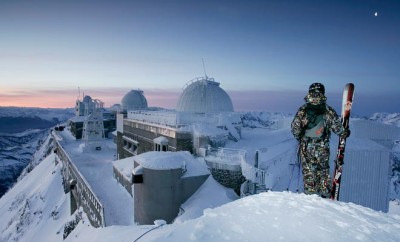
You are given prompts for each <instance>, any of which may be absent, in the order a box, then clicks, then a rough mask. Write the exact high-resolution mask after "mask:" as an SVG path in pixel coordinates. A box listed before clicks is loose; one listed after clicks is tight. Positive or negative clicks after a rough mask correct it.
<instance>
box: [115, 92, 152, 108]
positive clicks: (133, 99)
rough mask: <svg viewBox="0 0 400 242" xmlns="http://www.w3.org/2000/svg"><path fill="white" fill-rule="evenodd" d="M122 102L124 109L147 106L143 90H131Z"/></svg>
mask: <svg viewBox="0 0 400 242" xmlns="http://www.w3.org/2000/svg"><path fill="white" fill-rule="evenodd" d="M121 104H122V108H123V109H124V110H132V109H146V108H147V100H146V98H145V97H144V95H143V91H142V90H131V91H130V92H128V93H127V94H125V96H124V97H123V98H122V100H121Z"/></svg>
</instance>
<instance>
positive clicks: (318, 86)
mask: <svg viewBox="0 0 400 242" xmlns="http://www.w3.org/2000/svg"><path fill="white" fill-rule="evenodd" d="M314 92H319V93H322V94H324V95H325V87H324V85H322V83H319V82H315V83H313V84H311V85H310V87H309V88H308V93H314Z"/></svg>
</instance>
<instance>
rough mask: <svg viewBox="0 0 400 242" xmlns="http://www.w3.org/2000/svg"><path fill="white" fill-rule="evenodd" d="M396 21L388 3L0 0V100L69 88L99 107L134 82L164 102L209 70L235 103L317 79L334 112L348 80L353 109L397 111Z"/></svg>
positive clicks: (249, 104)
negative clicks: (351, 86) (352, 90)
mask: <svg viewBox="0 0 400 242" xmlns="http://www.w3.org/2000/svg"><path fill="white" fill-rule="evenodd" d="M375 13H378V14H375ZM398 26H400V2H398V1H391V0H388V1H373V0H365V1H363V2H362V3H361V4H360V2H359V1H355V0H349V1H339V2H338V1H334V2H327V1H324V2H315V1H311V0H303V1H251V2H244V1H226V0H220V1H208V0H206V1H202V2H195V1H174V0H173V1H168V2H165V1H161V0H154V1H151V2H146V1H145V2H142V1H124V0H120V1H114V2H112V3H110V2H108V1H105V0H97V1H91V0H89V1H85V2H78V1H57V2H52V1H46V0H42V1H35V3H33V2H31V1H28V0H16V1H6V2H4V1H3V2H1V3H0V37H1V39H2V45H1V46H0V106H30V107H32V106H37V107H44V108H52V107H53V108H66V107H73V106H74V103H75V101H76V99H77V97H78V95H79V94H78V88H80V89H81V90H84V91H85V92H86V93H87V94H88V95H90V96H92V97H94V98H97V99H100V100H102V101H103V102H105V103H106V106H111V105H113V104H116V103H120V101H121V99H122V97H123V96H124V95H125V94H126V93H127V92H128V91H129V90H131V89H138V88H139V89H141V90H144V94H145V96H146V98H147V100H148V103H149V106H159V107H162V108H169V109H171V108H175V105H176V101H177V99H178V97H179V95H180V93H181V91H182V87H184V85H185V84H186V83H187V82H189V81H190V80H192V79H193V78H196V77H197V76H210V77H213V78H215V80H216V81H218V82H220V84H221V88H222V89H224V90H225V91H226V92H227V93H228V94H229V95H230V96H231V99H232V102H233V105H234V109H235V110H236V111H241V110H247V111H259V110H262V111H284V112H290V113H295V112H296V111H297V109H298V107H299V106H301V105H302V104H303V103H304V101H303V97H304V96H305V95H306V93H307V90H308V87H309V85H310V84H311V83H313V82H321V83H323V84H324V85H325V87H326V90H327V97H328V104H329V105H331V106H333V107H334V108H335V109H336V111H337V112H339V110H338V108H339V107H340V99H341V91H342V90H343V87H344V85H345V84H346V83H348V82H353V83H354V84H355V101H354V113H357V114H359V115H371V114H373V113H376V112H389V113H394V112H400V110H399V108H398V106H396V104H397V103H398V97H399V96H400V86H399V85H398V84H397V83H398V81H399V77H400V70H399V68H398V66H400V59H399V58H398V56H399V55H400V46H399V45H398V43H399V42H400V29H399V28H398ZM203 60H204V65H203Z"/></svg>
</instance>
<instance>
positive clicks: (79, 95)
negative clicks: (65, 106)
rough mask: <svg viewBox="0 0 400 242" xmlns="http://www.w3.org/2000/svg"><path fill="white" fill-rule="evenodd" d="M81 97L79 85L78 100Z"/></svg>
mask: <svg viewBox="0 0 400 242" xmlns="http://www.w3.org/2000/svg"><path fill="white" fill-rule="evenodd" d="M80 99H81V88H80V87H78V99H77V100H78V101H79V100H80Z"/></svg>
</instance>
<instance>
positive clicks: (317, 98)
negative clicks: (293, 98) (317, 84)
mask: <svg viewBox="0 0 400 242" xmlns="http://www.w3.org/2000/svg"><path fill="white" fill-rule="evenodd" d="M304 99H305V100H306V102H307V103H310V104H312V105H318V104H321V103H324V102H325V101H326V97H325V96H324V94H322V93H320V92H311V93H309V94H308V95H307V96H306V97H305V98H304Z"/></svg>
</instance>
